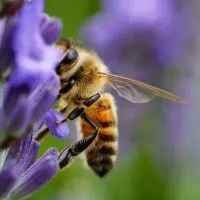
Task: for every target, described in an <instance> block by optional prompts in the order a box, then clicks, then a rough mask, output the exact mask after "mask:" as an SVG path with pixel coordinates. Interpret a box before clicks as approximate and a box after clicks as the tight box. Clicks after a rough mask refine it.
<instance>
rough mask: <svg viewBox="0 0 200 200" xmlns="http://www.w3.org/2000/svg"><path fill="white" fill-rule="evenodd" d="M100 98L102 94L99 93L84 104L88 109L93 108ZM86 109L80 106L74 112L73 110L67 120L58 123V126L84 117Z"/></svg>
mask: <svg viewBox="0 0 200 200" xmlns="http://www.w3.org/2000/svg"><path fill="white" fill-rule="evenodd" d="M99 98H100V94H99V93H97V94H95V95H93V96H91V97H89V98H87V99H86V100H85V101H84V102H83V105H84V106H86V107H89V106H91V105H92V104H93V103H95V102H96V101H97V100H98V99H99ZM84 110H85V108H84V107H82V106H78V107H76V108H75V109H74V110H72V111H71V112H70V113H69V115H68V116H67V118H66V119H64V120H62V121H60V122H58V123H57V125H59V124H62V123H64V122H66V121H67V120H68V119H69V120H74V119H75V118H77V117H79V116H80V115H82V114H83V113H84Z"/></svg>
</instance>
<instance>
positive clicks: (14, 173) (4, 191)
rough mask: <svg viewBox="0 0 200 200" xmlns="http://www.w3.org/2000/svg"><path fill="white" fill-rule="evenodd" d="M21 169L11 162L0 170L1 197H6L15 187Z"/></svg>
mask: <svg viewBox="0 0 200 200" xmlns="http://www.w3.org/2000/svg"><path fill="white" fill-rule="evenodd" d="M19 172H20V170H19V169H18V167H17V166H16V165H15V164H11V163H10V164H9V165H8V166H7V167H6V168H4V169H3V170H2V171H1V172H0V199H3V198H5V197H6V196H7V195H8V194H9V192H10V191H11V190H12V189H13V187H14V185H15V183H16V181H17V179H18V177H19Z"/></svg>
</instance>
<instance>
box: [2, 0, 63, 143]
mask: <svg viewBox="0 0 200 200" xmlns="http://www.w3.org/2000/svg"><path fill="white" fill-rule="evenodd" d="M43 8H44V0H32V1H25V2H24V4H23V6H22V8H21V9H20V11H19V12H18V13H17V14H16V16H15V17H12V18H9V19H8V21H7V23H6V27H5V31H4V34H3V36H2V37H3V42H2V43H1V44H0V61H2V58H5V59H6V60H3V62H1V63H3V64H4V65H6V66H4V68H6V67H7V68H8V67H10V64H11V68H10V69H11V73H10V76H9V81H8V83H7V85H6V88H5V95H4V101H3V107H2V110H1V120H0V122H1V124H0V132H1V134H0V146H1V147H6V146H8V145H9V143H10V142H12V141H13V140H17V139H20V138H21V137H22V136H23V135H25V134H27V133H28V132H30V129H32V128H33V126H34V124H35V123H36V122H37V121H38V120H40V118H41V117H42V116H43V115H44V114H45V113H46V112H47V111H48V110H49V109H50V108H51V107H52V106H53V104H54V102H55V101H56V98H57V96H58V92H59V88H60V82H59V78H58V76H57V75H56V73H55V67H56V65H57V61H58V59H59V58H60V56H61V52H60V51H59V50H58V49H56V48H54V47H53V46H52V43H53V42H54V41H55V40H56V39H57V37H58V36H59V34H60V32H61V23H60V21H58V20H57V19H55V18H50V17H48V16H47V15H46V14H44V13H42V11H43ZM30 24H32V25H31V26H30ZM11 30H12V31H11ZM2 50H3V51H2ZM5 53H6V55H7V56H3V55H4V54H5ZM8 58H9V59H8ZM8 60H9V62H7V61H8ZM8 64H9V66H8Z"/></svg>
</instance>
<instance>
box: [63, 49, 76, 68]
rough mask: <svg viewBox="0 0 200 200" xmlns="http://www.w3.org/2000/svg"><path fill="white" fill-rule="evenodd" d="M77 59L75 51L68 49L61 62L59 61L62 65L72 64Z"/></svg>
mask: <svg viewBox="0 0 200 200" xmlns="http://www.w3.org/2000/svg"><path fill="white" fill-rule="evenodd" d="M77 58H78V52H77V51H76V49H72V48H71V49H69V50H68V52H67V54H66V55H65V57H64V58H63V60H62V61H61V63H62V64H68V65H69V64H72V63H73V62H75V61H76V60H77Z"/></svg>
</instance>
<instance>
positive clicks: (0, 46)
mask: <svg viewBox="0 0 200 200" xmlns="http://www.w3.org/2000/svg"><path fill="white" fill-rule="evenodd" d="M15 21H16V19H15V18H13V17H10V18H9V19H7V21H6V22H5V23H6V24H5V28H4V32H3V34H2V37H1V41H0V66H1V69H0V70H1V71H2V67H3V69H5V67H7V66H8V65H10V64H11V63H12V62H13V57H14V55H13V51H12V48H11V43H12V36H13V32H14V31H15V28H16V24H15Z"/></svg>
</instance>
